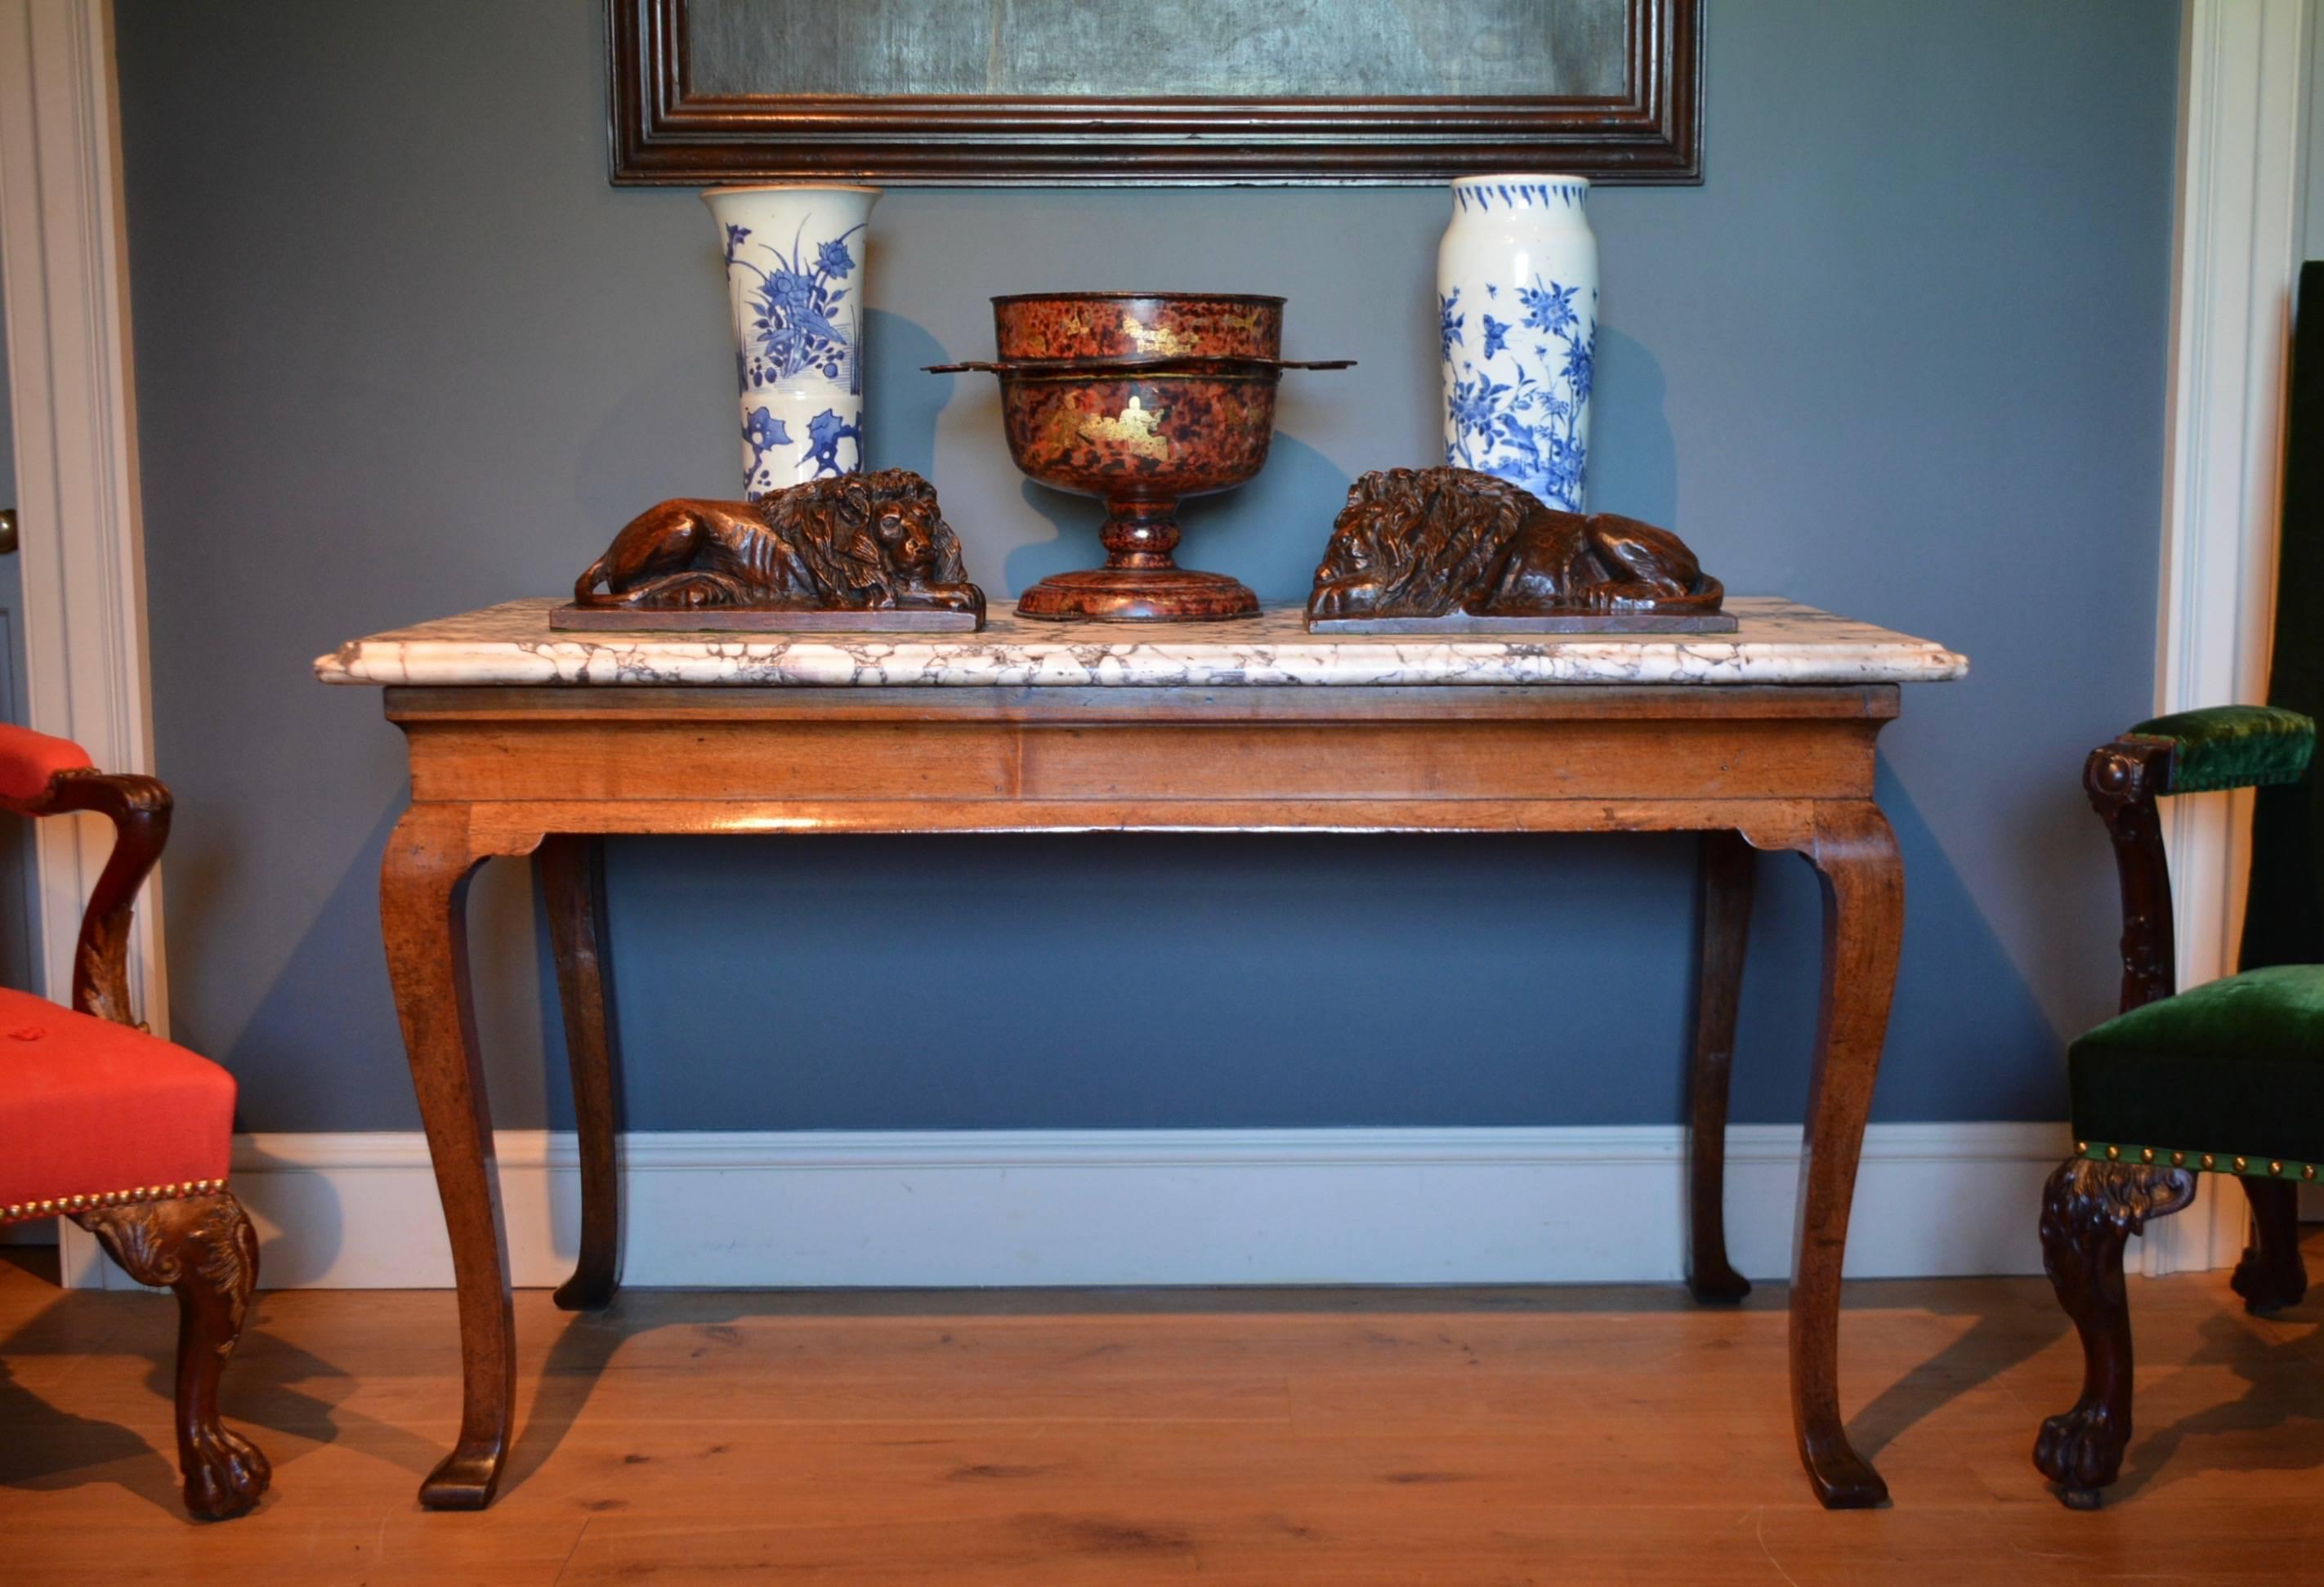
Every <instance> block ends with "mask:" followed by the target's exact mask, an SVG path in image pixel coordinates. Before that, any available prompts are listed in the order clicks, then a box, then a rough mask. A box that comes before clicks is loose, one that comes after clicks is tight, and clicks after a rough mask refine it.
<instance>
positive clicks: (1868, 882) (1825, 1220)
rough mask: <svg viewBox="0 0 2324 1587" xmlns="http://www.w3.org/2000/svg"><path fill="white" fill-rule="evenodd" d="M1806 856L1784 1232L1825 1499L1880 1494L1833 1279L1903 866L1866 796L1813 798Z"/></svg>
mask: <svg viewBox="0 0 2324 1587" xmlns="http://www.w3.org/2000/svg"><path fill="white" fill-rule="evenodd" d="M1807 857H1808V859H1809V861H1810V863H1812V864H1813V865H1814V866H1815V869H1816V873H1817V875H1818V876H1820V877H1821V879H1822V881H1823V987H1822V992H1821V999H1820V1004H1819V1012H1818V1015H1817V1020H1816V1048H1815V1066H1814V1069H1813V1071H1812V1077H1811V1078H1810V1081H1809V1084H1808V1121H1807V1135H1806V1140H1805V1147H1804V1154H1803V1157H1802V1158H1801V1161H1800V1195H1799V1203H1798V1213H1797V1216H1798V1223H1797V1226H1796V1229H1795V1232H1794V1237H1793V1277H1792V1319H1791V1354H1792V1427H1793V1432H1794V1435H1795V1436H1796V1437H1797V1439H1798V1441H1799V1450H1800V1460H1801V1462H1802V1463H1803V1465H1805V1466H1806V1467H1807V1472H1808V1479H1809V1481H1811V1482H1812V1483H1813V1484H1814V1487H1815V1491H1816V1497H1817V1498H1818V1499H1821V1500H1822V1502H1823V1505H1824V1508H1825V1509H1865V1508H1867V1507H1869V1506H1872V1505H1877V1504H1885V1503H1886V1502H1887V1499H1888V1485H1887V1484H1886V1482H1884V1481H1881V1480H1880V1473H1879V1472H1876V1471H1874V1470H1873V1469H1872V1463H1871V1462H1869V1461H1867V1460H1866V1459H1865V1458H1864V1457H1863V1456H1862V1455H1860V1454H1858V1453H1856V1451H1855V1449H1854V1448H1853V1447H1851V1446H1850V1445H1849V1442H1848V1431H1847V1428H1846V1426H1844V1425H1843V1424H1842V1422H1841V1421H1840V1270H1841V1267H1842V1264H1843V1263H1844V1261H1845V1259H1846V1258H1847V1254H1848V1215H1849V1207H1850V1204H1852V1202H1853V1201H1854V1199H1855V1195H1856V1167H1857V1162H1858V1158H1860V1157H1861V1155H1862V1153H1863V1150H1864V1126H1865V1122H1866V1121H1867V1119H1868V1118H1869V1117H1870V1115H1871V1112H1872V1084H1873V1082H1874V1080H1875V1079H1876V1078H1877V1076H1878V1074H1879V1070H1880V1047H1881V1043H1882V1041H1883V1040H1884V1039H1885V1038H1886V1035H1887V1030H1888V1003H1889V999H1890V997H1891V996H1892V995H1893V994H1894V992H1895V988H1896V955H1897V945H1898V942H1899V940H1900V939H1901V937H1903V934H1904V864H1903V863H1902V861H1900V860H1899V859H1898V857H1897V854H1896V836H1895V833H1894V832H1892V831H1891V830H1890V829H1889V826H1888V818H1887V817H1886V816H1883V815H1882V814H1881V813H1880V807H1878V806H1877V805H1875V804H1872V803H1871V802H1869V801H1868V800H1867V801H1866V802H1864V803H1862V804H1845V805H1825V806H1821V807H1818V809H1817V812H1816V818H1815V832H1814V835H1813V838H1812V844H1811V846H1810V848H1809V850H1808V856H1807Z"/></svg>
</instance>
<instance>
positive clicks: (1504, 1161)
mask: <svg viewBox="0 0 2324 1587" xmlns="http://www.w3.org/2000/svg"><path fill="white" fill-rule="evenodd" d="M1684 1142H1685V1135H1684V1131H1683V1130H1680V1129H1678V1128H1676V1127H1674V1126H1646V1127H1616V1128H1603V1129H1513V1130H973V1131H971V1130H963V1131H956V1132H952V1131H929V1132H882V1131H871V1132H836V1131H835V1132H829V1133H823V1132H808V1133H782V1134H773V1133H769V1134H708V1133H703V1134H695V1133H668V1134H635V1135H632V1136H629V1137H628V1138H627V1139H626V1140H624V1142H623V1146H622V1163H623V1176H624V1185H625V1192H626V1194H625V1203H626V1204H625V1208H624V1211H625V1214H626V1220H627V1225H626V1234H625V1239H624V1241H623V1248H624V1259H623V1263H622V1277H623V1279H624V1281H625V1282H627V1283H629V1284H632V1285H638V1286H645V1287H686V1288H721V1287H725V1288H742V1287H792V1286H798V1287H819V1286H858V1285H867V1286H876V1285H901V1286H956V1285H957V1286H983V1285H1042V1284H1055V1285H1098V1284H1453V1283H1579V1282H1598V1283H1609V1282H1654V1281H1664V1280H1670V1279H1675V1278H1679V1277H1681V1275H1682V1272H1683V1261H1684V1242H1685V1167H1684V1158H1683V1153H1684ZM1799 1147H1800V1132H1799V1130H1798V1129H1797V1128H1795V1127H1793V1128H1787V1127H1783V1126H1770V1125H1742V1126H1738V1127H1737V1128H1736V1129H1734V1130H1732V1131H1730V1132H1729V1148H1728V1190H1727V1208H1728V1232H1729V1250H1730V1252H1731V1255H1732V1257H1733V1259H1734V1261H1735V1263H1736V1265H1737V1266H1738V1268H1740V1269H1742V1270H1743V1271H1744V1272H1745V1273H1746V1274H1747V1275H1748V1276H1749V1277H1751V1278H1781V1277H1783V1276H1784V1274H1785V1273H1786V1272H1787V1271H1788V1269H1789V1268H1790V1264H1791V1243H1792V1208H1793V1197H1794V1190H1795V1187H1796V1184H1797V1177H1798V1167H1799ZM2067 1149H2068V1142H2067V1136H2066V1131H2065V1128H2064V1126H2062V1125H2049V1124H1989V1123H1988V1124H1876V1125H1874V1126H1873V1128H1872V1130H1871V1132H1870V1134H1869V1135H1868V1137H1867V1140H1866V1142H1865V1153H1864V1167H1863V1170H1862V1173H1861V1175H1860V1176H1859V1177H1858V1185H1857V1193H1856V1212H1855V1217H1854V1223H1853V1227H1852V1230H1851V1232H1850V1236H1849V1255H1848V1271H1849V1275H1850V1276H1851V1277H1856V1278H1885V1277H1907V1276H1938V1275H1968V1274H1984V1273H2035V1272H2039V1271H2040V1270H2041V1265H2042V1258H2041V1250H2040V1246H2039V1242H2038V1241H2037V1240H2036V1238H2035V1233H2034V1223H2035V1217H2036V1213H2037V1211H2038V1202H2039V1195H2040V1191H2041V1186H2042V1181H2043V1177H2044V1176H2046V1175H2047V1174H2048V1173H2049V1171H2050V1170H2051V1169H2052V1167H2055V1166H2056V1165H2057V1163H2058V1162H2059V1160H2060V1159H2061V1158H2062V1157H2063V1156H2064V1155H2065V1153H2066V1151H2067ZM498 1150H499V1155H500V1175H501V1186H502V1194H503V1206H504V1209H505V1213H506V1217H507V1222H508V1230H509V1244H510V1252H509V1256H510V1268H511V1270H512V1274H513V1276H514V1278H515V1281H516V1282H517V1284H519V1285H520V1286H541V1285H551V1284H556V1283H558V1282H560V1281H562V1279H563V1278H565V1276H566V1274H567V1271H568V1270H569V1269H570V1267H571V1264H572V1259H573V1251H574V1246H575V1237H576V1224H577V1218H576V1206H577V1182H576V1173H575V1169H574V1142H573V1137H572V1136H571V1135H569V1134H550V1133H548V1132H546V1131H539V1130H529V1131H528V1130H512V1131H507V1132H503V1134H502V1135H501V1136H500V1137H499V1138H498ZM234 1183H235V1189H236V1190H237V1192H238V1193H239V1194H240V1195H241V1196H242V1198H243V1199H244V1202H245V1203H247V1204H249V1206H250V1209H251V1212H252V1214H253V1216H254V1218H255V1219H256V1220H257V1222H258V1224H259V1228H260V1233H261V1237H262V1239H263V1241H264V1247H263V1257H262V1262H263V1283H264V1284H265V1285H266V1286H267V1287H270V1288H292V1287H332V1288H390V1287H392V1288H404V1287H442V1286H445V1285H448V1284H449V1283H450V1282H451V1270H452V1269H451V1257H450V1253H449V1250H448V1249H447V1245H446V1243H445V1238H444V1225H443V1220H442V1217H441V1214H440V1213H438V1208H437V1203H436V1186H435V1180H434V1177H433V1176H432V1174H431V1173H430V1171H429V1163H428V1151H427V1145H426V1142H425V1141H424V1140H423V1139H422V1138H421V1137H420V1135H418V1134H417V1133H399V1134H344V1135H255V1136H248V1137H244V1138H243V1139H242V1140H239V1141H238V1142H237V1143H236V1148H235V1176H234ZM105 1282H107V1283H111V1284H115V1285H126V1283H127V1280H126V1279H125V1278H123V1277H122V1276H120V1275H119V1274H116V1273H113V1272H111V1271H110V1269H107V1276H106V1280H105Z"/></svg>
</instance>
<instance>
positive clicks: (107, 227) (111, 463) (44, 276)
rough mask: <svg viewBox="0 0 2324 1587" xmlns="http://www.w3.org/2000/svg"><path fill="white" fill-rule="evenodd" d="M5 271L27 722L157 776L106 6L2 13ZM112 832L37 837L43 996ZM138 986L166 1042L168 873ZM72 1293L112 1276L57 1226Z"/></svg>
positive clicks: (141, 919) (32, 1)
mask: <svg viewBox="0 0 2324 1587" xmlns="http://www.w3.org/2000/svg"><path fill="white" fill-rule="evenodd" d="M0 270H5V281H6V289H7V300H8V306H7V322H8V378H9V383H10V386H11V388H12V392H13V395H14V404H13V405H14V416H15V440H16V491H17V496H16V509H17V513H16V517H17V523H18V526H19V537H20V540H21V543H22V546H23V549H22V550H21V552H20V553H19V555H20V556H21V557H22V558H23V586H24V594H23V615H24V651H25V680H24V698H25V702H26V719H27V721H28V723H29V724H30V725H31V726H32V727H34V728H36V729H38V730H39V731H41V732H42V733H49V734H56V735H57V736H59V737H60V738H69V739H72V740H74V741H75V742H77V743H79V744H80V745H81V746H82V747H83V748H85V749H87V750H88V753H89V756H90V758H91V759H92V760H94V761H96V762H97V764H98V765H99V766H102V767H104V768H105V769H106V770H112V771H151V770H152V769H153V729H152V713H151V710H150V708H149V706H150V701H149V687H148V677H147V670H146V641H145V568H144V545H143V533H142V531H141V526H140V521H139V505H138V494H137V423H136V402H135V399H134V392H133V387H132V379H131V362H130V341H129V271H128V250H127V244H126V234H125V231H124V223H123V215H122V198H121V131H120V117H119V107H118V104H117V94H116V89H115V77H114V55H113V6H112V4H111V0H0ZM111 849H112V832H111V829H110V827H109V826H108V825H107V824H106V822H105V821H104V820H102V819H101V818H98V817H92V816H79V817H51V818H49V819H48V820H45V821H42V822H41V823H40V824H39V835H38V847H37V850H36V854H37V860H36V864H35V879H34V886H35V889H36V891H37V897H38V900H39V901H38V905H37V908H36V910H35V912H36V914H37V915H38V916H39V918H40V921H41V927H42V951H41V955H40V963H41V968H42V973H43V978H44V986H43V990H45V991H46V992H48V993H49V994H50V995H51V996H55V997H59V998H61V997H63V996H65V995H67V991H68V989H69V987H70V985H71V984H72V954H73V944H74V940H75V938H76V937H77V936H78V933H79V930H80V916H81V910H82V909H83V907H84V906H85V905H86V903H87V901H88V894H89V890H90V889H91V888H92V887H94V886H95V885H96V881H97V872H98V871H99V870H100V869H102V868H103V866H104V863H105V859H106V854H107V853H110V852H111ZM129 973H130V984H131V986H132V987H133V988H134V989H135V990H136V991H137V992H138V993H139V1006H140V1007H141V1009H142V1010H143V1017H144V1019H145V1020H147V1022H148V1023H149V1024H151V1025H152V1029H154V1031H155V1032H156V1033H157V1034H161V1035H167V1034H168V1032H169V1011H170V1010H169V996H168V988H167V984H166V977H165V972H164V961H163V958H162V954H161V878H160V876H159V874H158V873H157V874H156V875H155V877H154V879H153V881H152V882H149V883H148V884H147V886H146V890H145V895H144V897H143V900H141V901H140V904H139V908H138V911H137V918H136V927H135V929H134V933H133V935H132V937H131V938H130V945H129ZM61 1228H62V1230H63V1236H62V1239H63V1251H64V1258H65V1263H64V1265H65V1273H66V1281H67V1282H68V1283H69V1284H87V1283H88V1282H90V1281H91V1276H92V1274H93V1273H94V1272H95V1271H97V1270H98V1269H100V1268H101V1263H100V1262H99V1259H98V1257H97V1245H96V1241H94V1240H92V1239H91V1238H89V1237H88V1235H86V1234H83V1233H82V1232H80V1231H79V1230H78V1228H76V1227H74V1226H73V1225H72V1224H71V1223H63V1224H62V1225H61Z"/></svg>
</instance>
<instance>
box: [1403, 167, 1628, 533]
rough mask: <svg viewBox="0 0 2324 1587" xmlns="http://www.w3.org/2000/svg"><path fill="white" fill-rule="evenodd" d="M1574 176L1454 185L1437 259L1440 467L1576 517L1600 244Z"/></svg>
mask: <svg viewBox="0 0 2324 1587" xmlns="http://www.w3.org/2000/svg"><path fill="white" fill-rule="evenodd" d="M1589 203H1590V184H1589V182H1588V181H1586V180H1583V179H1582V178H1581V177H1578V176H1479V177H1465V178H1463V179H1462V180H1459V181H1456V182H1454V183H1453V184H1452V225H1451V226H1447V227H1446V228H1445V230H1444V241H1443V244H1442V245H1440V246H1439V247H1438V249H1437V251H1436V301H1437V315H1438V321H1439V328H1440V333H1441V336H1442V338H1443V352H1444V461H1446V462H1447V463H1452V464H1456V465H1458V466H1461V467H1462V468H1474V469H1477V470H1478V471H1480V473H1484V474H1489V475H1494V476H1496V477H1497V478H1500V479H1506V480H1508V481H1509V482H1510V483H1511V484H1520V485H1523V486H1524V487H1525V488H1526V489H1527V490H1529V491H1531V492H1532V493H1533V494H1535V495H1536V496H1539V497H1540V498H1541V499H1542V500H1543V501H1545V502H1546V503H1549V504H1550V505H1551V506H1553V507H1563V508H1564V509H1566V510H1567V511H1568V512H1582V511H1583V510H1584V509H1583V507H1582V501H1583V499H1584V484H1585V480H1586V476H1587V472H1588V468H1589V462H1590V385H1591V363H1592V361H1593V360H1594V358H1595V357H1596V355H1597V351H1598V238H1597V237H1596V235H1594V234H1592V233H1591V230H1590V210H1589Z"/></svg>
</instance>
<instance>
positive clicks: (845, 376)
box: [702, 186, 880, 502]
mask: <svg viewBox="0 0 2324 1587" xmlns="http://www.w3.org/2000/svg"><path fill="white" fill-rule="evenodd" d="M879 198H880V189H877V188H848V187H791V186H786V187H766V188H713V189H710V190H709V191H708V192H706V193H705V194H703V195H702V201H703V202H704V203H705V204H707V205H709V206H710V213H711V214H712V215H713V216H715V217H717V221H718V229H719V235H720V236H721V237H722V238H723V239H724V244H725V249H726V291H727V295H728V296H729V297H730V298H731V299H732V300H733V308H734V373H735V377H736V379H737V380H738V381H739V383H741V385H742V495H743V497H744V499H745V500H748V501H752V502H755V501H757V500H758V499H759V498H760V497H761V496H763V495H765V494H767V493H769V492H770V491H779V490H781V489H782V488H784V487H785V486H786V485H794V484H803V483H805V482H806V481H807V480H810V479H819V478H821V477H823V476H824V475H832V474H854V473H857V472H859V471H860V470H861V469H862V466H863V360H862V346H863V258H864V243H865V241H866V239H867V237H868V236H869V235H870V234H869V227H870V226H871V206H872V205H873V204H875V203H877V202H878V201H879Z"/></svg>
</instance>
